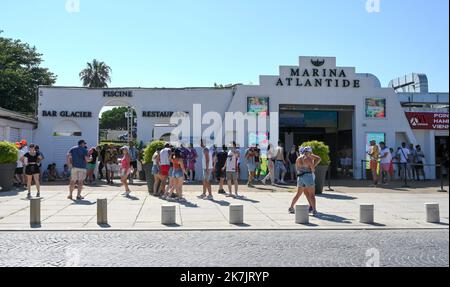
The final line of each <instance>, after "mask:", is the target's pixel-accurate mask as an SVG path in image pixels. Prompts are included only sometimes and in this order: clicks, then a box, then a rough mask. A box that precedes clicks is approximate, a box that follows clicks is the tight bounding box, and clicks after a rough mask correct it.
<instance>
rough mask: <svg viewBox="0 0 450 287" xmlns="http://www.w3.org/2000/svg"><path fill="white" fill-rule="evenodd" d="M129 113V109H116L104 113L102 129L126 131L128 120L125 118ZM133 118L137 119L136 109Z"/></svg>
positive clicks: (101, 123) (101, 120) (101, 119)
mask: <svg viewBox="0 0 450 287" xmlns="http://www.w3.org/2000/svg"><path fill="white" fill-rule="evenodd" d="M127 111H128V108H127V107H115V108H113V109H112V110H109V111H105V112H103V114H102V116H101V117H100V129H112V130H119V129H124V130H126V129H127V118H126V117H125V113H126V112H127ZM133 117H134V118H136V111H135V110H134V109H133ZM133 126H134V124H133Z"/></svg>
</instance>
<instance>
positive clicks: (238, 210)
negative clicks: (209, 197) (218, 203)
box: [229, 205, 244, 224]
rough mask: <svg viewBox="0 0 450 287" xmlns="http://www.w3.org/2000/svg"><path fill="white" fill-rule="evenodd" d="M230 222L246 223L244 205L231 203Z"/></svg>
mask: <svg viewBox="0 0 450 287" xmlns="http://www.w3.org/2000/svg"><path fill="white" fill-rule="evenodd" d="M229 222H230V224H243V223H244V206H243V205H230V218H229Z"/></svg>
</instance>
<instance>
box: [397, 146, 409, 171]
mask: <svg viewBox="0 0 450 287" xmlns="http://www.w3.org/2000/svg"><path fill="white" fill-rule="evenodd" d="M408 155H409V149H408V148H406V143H402V146H401V147H399V148H398V149H397V156H398V158H399V167H400V178H401V179H402V180H405V178H406V172H407V171H406V169H407V165H408Z"/></svg>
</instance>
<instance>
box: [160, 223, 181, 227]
mask: <svg viewBox="0 0 450 287" xmlns="http://www.w3.org/2000/svg"><path fill="white" fill-rule="evenodd" d="M163 225H164V226H167V227H181V225H179V224H178V223H174V224H163Z"/></svg>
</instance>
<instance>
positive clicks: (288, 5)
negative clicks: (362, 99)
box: [0, 0, 449, 92]
mask: <svg viewBox="0 0 450 287" xmlns="http://www.w3.org/2000/svg"><path fill="white" fill-rule="evenodd" d="M73 1H77V0H73ZM78 1H79V3H80V10H79V12H76V13H69V12H68V11H67V10H66V8H65V6H66V0H38V1H36V0H15V1H8V0H0V30H4V32H3V33H2V35H3V36H6V37H11V38H17V39H21V40H23V41H25V42H28V43H30V44H31V45H34V46H36V47H37V49H38V51H39V52H40V53H42V54H43V58H44V60H45V62H44V64H43V65H44V66H46V67H48V68H50V70H51V71H53V72H54V73H55V74H57V75H58V80H57V83H56V84H57V85H75V86H79V85H81V82H80V80H79V78H78V73H79V72H80V70H81V69H83V68H84V66H85V65H86V62H87V61H90V60H92V59H93V58H97V59H99V60H102V61H104V62H106V63H107V64H108V65H110V66H111V68H112V70H113V73H112V83H111V85H110V86H112V87H122V86H124V87H183V86H212V85H213V84H214V82H217V83H222V84H228V83H244V84H248V83H253V84H257V83H258V76H259V75H264V74H265V75H275V74H277V73H278V66H279V65H295V64H297V63H298V56H300V55H305V56H310V55H311V56H336V57H337V64H338V65H340V66H355V67H356V68H357V72H364V73H365V72H367V73H373V74H375V75H377V76H378V77H379V78H380V80H381V83H382V85H383V86H386V85H387V84H388V82H389V80H390V79H392V78H395V77H397V76H402V75H404V74H407V73H411V72H421V73H426V74H427V75H428V79H429V84H430V91H435V92H448V90H449V89H448V78H449V58H448V57H449V56H448V55H449V39H448V37H449V36H448V35H449V31H448V29H449V15H448V9H449V7H448V5H449V1H448V0H432V1H429V0H380V8H381V10H380V12H379V13H368V12H367V11H366V2H367V0H339V1H337V0H314V1H313V0H308V1H306V0H276V1H275V0H270V1H269V0H226V1H225V0H167V1H154V0H150V1H149V0H147V1H145V0H130V1H123V0H120V1H119V0H78Z"/></svg>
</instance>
